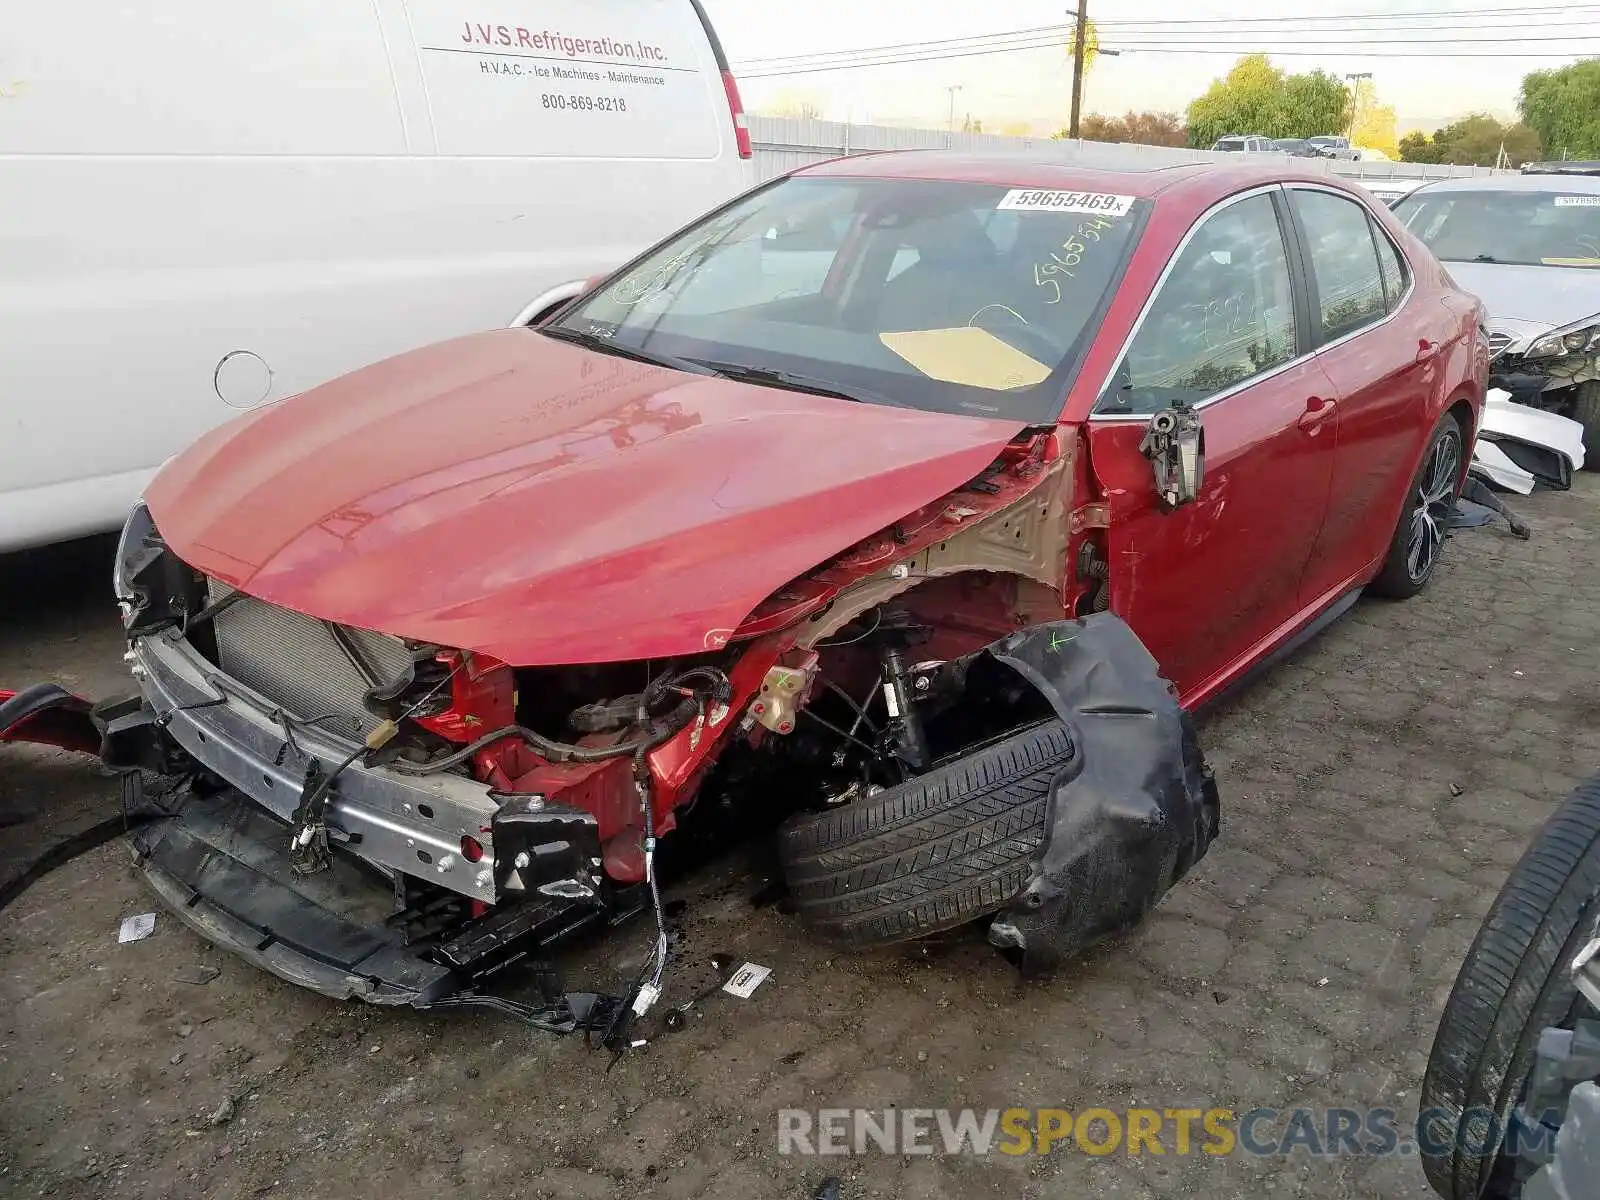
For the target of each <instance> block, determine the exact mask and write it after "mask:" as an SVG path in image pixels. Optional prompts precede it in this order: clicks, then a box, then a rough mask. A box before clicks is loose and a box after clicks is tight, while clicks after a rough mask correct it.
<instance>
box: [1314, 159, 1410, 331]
mask: <svg viewBox="0 0 1600 1200" xmlns="http://www.w3.org/2000/svg"><path fill="white" fill-rule="evenodd" d="M1290 197H1291V203H1292V204H1293V205H1294V210H1295V213H1296V215H1297V216H1298V217H1299V218H1300V226H1301V228H1302V229H1304V230H1305V234H1306V244H1307V246H1308V248H1309V251H1310V254H1311V270H1312V274H1313V275H1314V277H1315V280H1314V282H1315V284H1316V292H1317V303H1318V307H1319V309H1320V312H1319V320H1320V322H1321V327H1322V329H1321V334H1322V336H1321V340H1322V341H1324V342H1331V341H1333V340H1334V339H1335V338H1341V337H1344V336H1345V335H1346V334H1350V333H1354V332H1355V331H1356V330H1358V329H1362V328H1364V327H1365V326H1367V325H1370V324H1372V323H1373V322H1374V321H1377V320H1380V319H1381V318H1382V317H1383V316H1384V315H1385V313H1387V312H1388V302H1387V300H1386V298H1385V292H1384V281H1383V272H1382V269H1381V268H1380V267H1379V265H1378V251H1377V248H1376V247H1375V246H1374V245H1373V241H1372V226H1371V224H1370V222H1369V220H1368V218H1367V210H1366V209H1365V208H1363V207H1362V206H1361V205H1359V204H1357V203H1356V202H1355V201H1354V200H1347V199H1345V198H1344V197H1343V196H1335V195H1334V194H1333V193H1331V192H1317V191H1309V190H1306V189H1299V188H1297V189H1291V191H1290Z"/></svg>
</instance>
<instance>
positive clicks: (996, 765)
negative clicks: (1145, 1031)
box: [778, 719, 1073, 948]
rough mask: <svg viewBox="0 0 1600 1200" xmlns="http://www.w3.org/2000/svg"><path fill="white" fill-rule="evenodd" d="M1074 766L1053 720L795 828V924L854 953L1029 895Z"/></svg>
mask: <svg viewBox="0 0 1600 1200" xmlns="http://www.w3.org/2000/svg"><path fill="white" fill-rule="evenodd" d="M1072 757H1073V742H1072V736H1071V734H1069V733H1068V731H1067V727H1066V724H1065V723H1064V722H1062V721H1061V720H1059V719H1054V720H1049V721H1045V722H1044V723H1043V724H1040V725H1035V726H1032V727H1031V728H1028V729H1024V730H1022V731H1020V732H1018V733H1013V734H1011V735H1009V736H1008V737H1005V738H1002V739H1001V740H999V741H997V742H993V743H991V744H989V745H986V746H983V747H981V748H980V749H978V750H975V751H973V752H972V753H970V754H964V755H962V756H961V757H959V758H957V759H955V760H953V761H951V762H949V763H946V764H945V765H943V766H939V767H935V768H934V769H933V770H931V771H929V772H928V773H927V774H926V775H919V776H917V777H916V778H915V779H911V780H908V781H907V782H905V783H902V784H898V785H896V786H894V787H891V788H885V789H884V790H883V791H881V792H878V793H876V794H874V795H872V796H871V797H869V798H867V799H865V800H858V801H855V802H854V803H851V804H847V805H845V806H843V807H841V808H838V809H835V810H833V811H831V812H823V813H811V814H805V815H802V816H798V817H794V818H792V819H791V820H790V821H789V822H788V823H787V824H786V825H785V826H784V827H783V829H782V831H781V832H780V834H779V839H778V854H779V859H780V861H781V863H782V866H783V875H784V881H785V883H787V884H788V887H789V896H790V899H791V901H792V902H793V904H794V908H795V915H796V916H798V917H799V918H800V921H801V923H802V924H804V925H805V926H806V927H807V928H809V929H810V930H811V931H812V932H813V933H814V934H816V935H817V936H819V937H821V938H823V939H825V940H827V941H831V942H836V943H839V944H841V945H848V946H855V947H860V948H865V947H871V946H887V945H891V944H893V943H895V942H902V941H906V940H908V939H911V938H918V937H923V936H926V935H927V934H930V933H939V932H941V931H943V930H946V929H954V928H955V927H956V926H958V925H965V924H967V923H968V922H969V921H976V920H977V919H978V918H980V917H985V916H989V915H990V914H992V913H997V912H999V911H1000V910H1001V909H1002V908H1004V907H1005V906H1006V905H1007V904H1008V903H1010V902H1011V900H1013V899H1014V898H1015V897H1016V896H1017V894H1018V893H1020V892H1021V891H1022V889H1023V888H1024V887H1026V886H1027V883H1028V879H1029V876H1030V874H1031V872H1032V862H1033V858H1034V856H1035V855H1036V854H1037V852H1038V850H1039V847H1040V846H1042V845H1043V844H1044V837H1045V823H1046V819H1047V817H1048V813H1049V806H1050V790H1051V785H1052V783H1053V782H1054V781H1055V778H1056V776H1057V775H1058V774H1059V773H1060V772H1061V771H1062V770H1063V769H1065V768H1066V767H1067V765H1068V764H1069V763H1070V762H1071V761H1072Z"/></svg>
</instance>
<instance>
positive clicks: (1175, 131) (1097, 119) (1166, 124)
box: [1053, 112, 1189, 146]
mask: <svg viewBox="0 0 1600 1200" xmlns="http://www.w3.org/2000/svg"><path fill="white" fill-rule="evenodd" d="M1078 128H1079V131H1080V133H1081V135H1082V137H1083V139H1084V140H1085V141H1089V142H1132V143H1134V144H1136V145H1140V146H1186V145H1188V144H1189V131H1188V130H1187V129H1185V128H1184V127H1183V121H1182V119H1181V118H1180V117H1179V116H1178V114H1177V113H1160V112H1142V113H1141V112H1130V113H1128V115H1127V116H1124V117H1107V116H1102V115H1101V114H1099V113H1090V114H1089V115H1088V116H1086V117H1084V118H1083V120H1082V121H1080V122H1079V123H1078ZM1053 136H1054V137H1057V138H1064V137H1066V136H1067V131H1066V130H1065V129H1063V130H1061V131H1060V132H1059V133H1056V134H1054V135H1053Z"/></svg>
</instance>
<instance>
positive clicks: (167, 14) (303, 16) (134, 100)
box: [0, 0, 750, 551]
mask: <svg viewBox="0 0 1600 1200" xmlns="http://www.w3.org/2000/svg"><path fill="white" fill-rule="evenodd" d="M0 29H3V30H4V31H5V36H4V39H3V40H0V551H4V550H10V549H16V548H19V547H22V546H28V545H35V544H40V543H45V542H51V541H57V540H61V539H65V538H68V537H73V536H77V535H79V534H84V533H89V532H94V531H97V530H102V529H111V528H114V527H116V526H117V525H118V524H120V523H121V521H122V519H123V517H124V516H125V515H126V513H127V510H128V507H129V506H130V505H131V504H132V503H133V501H134V500H135V499H136V498H137V497H138V495H139V493H140V491H141V489H142V488H143V486H144V484H145V482H146V481H147V480H148V479H149V477H150V476H151V474H152V473H153V472H154V471H155V469H156V468H157V467H159V466H160V465H161V463H162V462H163V461H165V459H166V458H167V457H168V456H170V455H172V454H173V453H175V452H177V451H178V450H179V449H181V448H182V447H184V446H185V445H187V444H188V443H189V442H191V441H193V440H194V439H195V438H196V437H197V436H198V435H199V434H201V433H202V432H204V431H205V430H207V429H209V428H211V427H213V426H215V425H218V424H220V423H221V422H223V421H225V420H227V419H228V418H230V417H233V416H237V415H238V414H239V413H240V412H242V411H245V410H248V409H251V408H253V407H255V406H257V405H260V404H264V403H267V402H270V401H273V400H278V399H282V398H283V397H285V396H289V395H293V394H294V393H296V392H300V391H303V390H305V389H306V388H308V387H311V386H313V385H314V384H318V383H321V382H323V381H325V380H327V379H330V378H332V377H334V376H336V375H339V374H342V373H344V372H346V371H349V370H352V369H354V368H356V367H359V366H362V365H364V364H366V363H370V362H373V361H375V360H377V359H380V358H384V357H387V356H389V355H392V354H396V353H398V352H400V351H403V350H407V349H410V348H412V347H415V346H418V345H421V344H424V343H427V342H432V341H438V340H440V339H443V338H447V337H452V336H455V335H457V334H462V333H467V332H471V331H474V330H478V329H484V328H489V327H492V326H503V325H506V324H508V323H513V324H515V323H527V322H531V321H534V320H537V319H538V318H539V317H541V316H542V315H544V314H545V313H547V312H548V311H550V310H551V309H552V308H554V307H556V306H558V305H560V304H561V303H563V302H565V301H566V300H568V299H570V298H571V297H572V296H574V295H576V294H577V292H578V291H579V290H580V288H581V286H582V284H583V282H584V281H585V280H586V279H588V278H590V277H592V276H594V275H597V274H600V273H602V272H606V271H608V270H610V269H611V268H613V267H615V266H617V265H619V264H620V263H622V262H623V261H625V260H626V259H628V258H630V257H632V256H633V255H634V254H635V253H637V252H638V251H640V250H642V249H643V248H644V247H645V246H646V245H648V244H650V243H651V242H653V241H655V240H657V239H658V238H660V237H662V236H664V235H665V234H667V233H668V232H670V231H671V230H672V229H674V228H676V227H677V226H679V225H681V224H683V223H685V222H686V221H688V220H689V219H690V218H692V217H694V216H696V215H698V214H699V213H701V212H703V211H705V210H707V209H709V208H712V207H714V206H716V205H717V204H719V203H722V202H723V201H725V200H727V199H729V198H730V197H731V196H733V195H734V194H736V193H737V192H738V191H740V190H742V189H743V188H744V187H745V186H747V183H748V182H749V178H748V176H749V164H748V163H746V162H743V161H742V160H744V159H748V158H749V157H750V141H749V134H748V133H747V132H746V130H745V128H744V115H743V112H742V109H741V106H740V103H739V96H738V89H737V87H736V86H735V84H734V80H733V77H732V75H730V74H729V73H728V70H727V62H726V59H725V58H724V57H723V54H722V49H721V47H720V46H719V45H718V43H717V40H716V35H715V33H714V32H713V30H712V28H711V25H710V23H709V22H708V21H707V20H706V17H705V13H704V11H703V9H702V8H701V6H700V3H699V0H520V2H519V0H270V2H267V3H264V2H262V0H161V2H160V3H147V4H134V3H130V2H128V0H49V2H48V3H39V0H0Z"/></svg>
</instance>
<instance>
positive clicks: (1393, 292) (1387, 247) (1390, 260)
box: [1372, 221, 1411, 312]
mask: <svg viewBox="0 0 1600 1200" xmlns="http://www.w3.org/2000/svg"><path fill="white" fill-rule="evenodd" d="M1372 240H1373V242H1374V243H1375V244H1376V245H1377V247H1378V269H1379V270H1380V271H1381V272H1382V274H1383V299H1384V304H1385V307H1387V308H1388V310H1389V311H1390V312H1393V311H1394V310H1395V306H1396V305H1397V304H1399V303H1400V297H1401V296H1404V295H1405V294H1406V287H1407V285H1408V284H1409V283H1410V282H1411V273H1410V272H1409V271H1408V270H1407V269H1406V260H1405V258H1404V256H1403V255H1401V253H1400V251H1399V250H1398V249H1397V248H1396V247H1395V244H1394V243H1393V242H1391V241H1390V240H1389V235H1388V234H1387V233H1385V232H1384V230H1383V226H1381V225H1379V224H1378V223H1377V222H1376V221H1373V222H1372Z"/></svg>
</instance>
